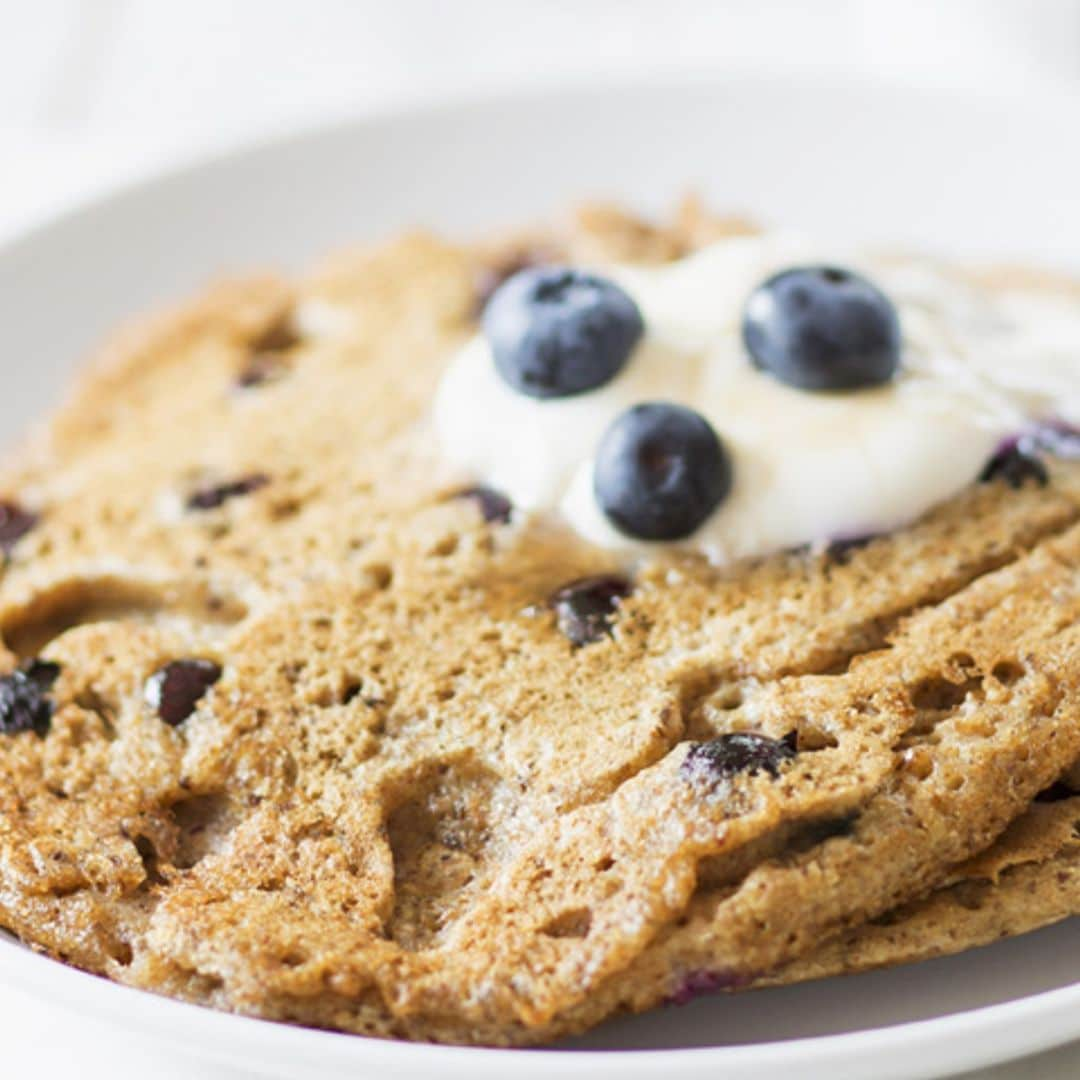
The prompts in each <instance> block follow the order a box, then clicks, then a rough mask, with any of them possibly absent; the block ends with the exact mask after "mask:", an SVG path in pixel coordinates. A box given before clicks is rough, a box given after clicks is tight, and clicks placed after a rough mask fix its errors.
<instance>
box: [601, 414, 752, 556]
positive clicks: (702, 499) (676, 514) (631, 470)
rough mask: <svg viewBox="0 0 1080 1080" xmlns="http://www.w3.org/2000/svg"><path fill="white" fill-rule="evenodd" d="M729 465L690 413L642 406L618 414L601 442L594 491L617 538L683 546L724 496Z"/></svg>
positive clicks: (702, 424) (721, 448)
mask: <svg viewBox="0 0 1080 1080" xmlns="http://www.w3.org/2000/svg"><path fill="white" fill-rule="evenodd" d="M731 480H732V476H731V460H730V458H729V457H728V454H727V452H726V451H725V449H724V446H723V444H722V443H721V441H720V439H719V438H718V436H717V434H716V432H715V431H713V429H712V427H711V426H710V424H709V422H708V421H707V420H706V419H705V418H704V417H703V416H701V415H700V414H699V413H696V412H694V410H693V409H687V408H685V407H684V406H682V405H674V404H670V403H667V402H655V401H654V402H645V403H643V404H641V405H635V406H634V407H633V408H631V409H628V410H627V411H626V412H624V413H623V414H622V415H621V416H620V417H618V419H616V421H615V422H614V423H613V424H612V425H611V427H609V428H608V430H607V432H606V433H605V434H604V437H603V438H602V439H601V440H600V446H599V449H598V450H597V453H596V464H595V467H594V472H593V491H594V494H595V497H596V501H597V503H598V504H599V506H600V509H601V510H602V511H603V512H604V514H605V515H606V516H607V518H608V520H609V521H610V522H611V523H612V524H613V525H614V526H615V527H616V528H617V529H618V530H619V531H620V532H622V533H624V534H626V535H627V536H632V537H634V538H636V539H638V540H682V539H684V538H685V537H687V536H689V535H690V534H691V533H692V532H694V530H695V529H697V528H698V526H700V525H701V524H702V522H704V521H705V519H706V518H707V517H708V516H709V515H710V514H711V513H712V512H713V510H715V509H716V507H717V506H719V505H720V503H721V502H723V500H724V499H725V498H726V497H727V495H728V492H730V490H731Z"/></svg>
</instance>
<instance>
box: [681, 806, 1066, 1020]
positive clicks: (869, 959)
mask: <svg viewBox="0 0 1080 1080" xmlns="http://www.w3.org/2000/svg"><path fill="white" fill-rule="evenodd" d="M1078 821H1080V795H1077V794H1076V793H1073V792H1071V791H1069V790H1068V789H1066V788H1064V787H1061V788H1058V787H1055V788H1053V789H1051V790H1050V791H1049V792H1048V793H1047V794H1046V796H1044V797H1042V798H1040V799H1039V800H1037V801H1036V802H1035V803H1033V804H1032V806H1031V807H1030V808H1029V809H1028V810H1027V811H1026V812H1025V813H1024V814H1022V815H1021V816H1020V817H1018V818H1017V819H1016V820H1015V821H1014V822H1013V823H1012V824H1011V825H1010V826H1009V827H1008V829H1006V830H1005V832H1004V833H1003V834H1002V835H1001V836H1000V837H999V838H998V840H997V841H996V843H995V844H994V845H993V846H992V847H990V848H989V849H987V850H986V851H983V852H980V853H979V854H978V855H976V856H975V857H974V858H972V859H969V860H967V862H965V863H962V864H961V865H960V866H958V867H956V868H955V869H954V870H953V871H951V872H950V873H949V875H948V876H947V877H946V878H945V880H944V881H942V882H941V883H940V884H939V885H938V887H937V888H936V889H935V890H934V892H932V893H931V894H930V895H929V896H926V897H923V898H922V899H920V900H916V901H912V902H911V903H908V904H905V905H903V906H901V907H899V908H897V909H895V910H893V911H890V912H887V913H886V914H885V915H883V916H881V917H880V918H877V919H873V920H872V921H870V922H868V923H864V924H863V925H862V926H857V927H855V928H853V929H851V930H848V931H846V932H845V933H843V934H841V935H840V936H839V937H837V938H836V939H835V940H833V941H830V942H828V943H827V944H826V945H824V946H823V947H821V948H820V949H815V950H814V951H813V952H810V953H807V954H806V955H805V956H801V957H799V958H798V959H797V960H795V961H793V962H792V963H790V964H787V965H785V966H784V967H782V968H779V969H777V970H776V971H773V972H770V974H769V975H767V976H765V977H763V978H762V979H760V980H758V982H756V983H755V984H754V985H755V986H759V985H760V986H772V985H778V984H781V983H791V982H803V981H805V980H807V979H820V978H824V977H826V976H829V975H840V974H855V973H858V972H861V971H868V970H871V969H873V968H880V967H890V966H892V965H894V964H904V963H910V962H912V961H916V960H930V959H933V958H934V957H938V956H948V955H951V954H953V953H958V952H961V951H962V950H964V949H970V948H973V947H975V946H978V945H988V944H990V943H991V942H994V941H998V940H1000V939H1001V938H1003V937H1010V936H1012V935H1014V934H1023V933H1025V932H1027V931H1029V930H1035V929H1038V928H1039V927H1042V926H1048V925H1050V924H1051V923H1055V922H1059V921H1060V920H1062V919H1065V918H1068V917H1069V916H1070V915H1077V914H1080V831H1078V829H1077V822H1078ZM695 989H701V990H708V989H709V982H708V978H707V977H706V976H703V977H702V984H701V986H700V988H695V987H694V986H693V985H691V986H688V987H687V989H686V991H685V994H684V998H683V1000H685V999H686V998H688V997H689V996H690V995H691V994H693V993H694V991H695Z"/></svg>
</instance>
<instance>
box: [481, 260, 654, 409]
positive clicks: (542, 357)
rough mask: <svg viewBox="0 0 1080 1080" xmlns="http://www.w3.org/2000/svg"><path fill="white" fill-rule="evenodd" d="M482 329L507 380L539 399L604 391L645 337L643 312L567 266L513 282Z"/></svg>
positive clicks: (525, 273) (613, 288)
mask: <svg viewBox="0 0 1080 1080" xmlns="http://www.w3.org/2000/svg"><path fill="white" fill-rule="evenodd" d="M483 328H484V334H485V335H486V336H487V339H488V343H489V344H490V345H491V351H492V355H493V356H494V357H495V368H496V370H497V371H498V372H499V374H500V375H501V376H502V378H503V379H504V380H505V381H506V382H507V383H509V384H510V386H512V387H513V388H514V389H515V390H517V391H518V392H519V393H521V394H527V395H528V396H529V397H536V398H552V397H569V396H570V395H571V394H581V393H584V392H585V391H586V390H594V389H595V388H596V387H598V386H603V385H604V383H606V382H609V381H610V380H611V379H613V378H614V377H615V376H616V375H618V373H619V372H620V371H621V370H622V368H623V365H624V364H625V363H626V361H627V358H628V357H629V356H630V353H631V351H632V350H633V348H634V346H635V345H636V344H637V342H638V339H639V338H640V337H641V335H642V333H643V332H644V324H643V322H642V319H641V313H640V312H639V311H638V309H637V305H636V304H635V303H634V301H633V300H631V299H630V297H629V296H627V294H626V293H625V292H623V290H622V289H620V288H619V286H618V285H616V284H614V283H613V282H611V281H607V280H606V279H604V278H601V277H597V276H595V275H594V274H588V273H585V272H583V271H581V270H573V269H570V268H568V267H561V266H548V267H535V268H530V269H526V270H522V271H520V272H518V273H516V274H514V276H513V277H511V278H510V279H509V280H507V281H506V282H505V283H504V284H503V285H501V286H500V287H499V288H498V289H497V290H496V291H495V293H494V295H493V296H492V297H491V299H490V300H489V301H488V304H487V307H485V309H484V315H483Z"/></svg>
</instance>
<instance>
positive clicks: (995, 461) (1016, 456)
mask: <svg viewBox="0 0 1080 1080" xmlns="http://www.w3.org/2000/svg"><path fill="white" fill-rule="evenodd" d="M995 480H1001V481H1003V482H1004V483H1006V484H1008V485H1009V487H1011V488H1014V489H1019V488H1022V487H1023V486H1024V484H1026V483H1027V482H1028V481H1031V482H1032V483H1034V484H1036V485H1037V486H1039V487H1046V485H1047V484H1048V483H1049V482H1050V474H1049V473H1048V472H1047V471H1046V466H1045V465H1044V464H1043V463H1042V462H1041V461H1040V460H1039V459H1038V457H1036V456H1035V453H1034V448H1033V447H1031V446H1030V445H1029V444H1028V442H1027V440H1025V439H1021V440H1020V441H1011V442H1007V443H1005V444H1004V445H1003V446H1002V447H1001V449H1000V450H998V451H997V453H996V454H994V456H993V457H992V458H991V459H990V460H989V461H988V462H987V463H986V467H985V468H984V469H983V471H982V472H981V473H979V483H981V484H988V483H991V482H992V481H995Z"/></svg>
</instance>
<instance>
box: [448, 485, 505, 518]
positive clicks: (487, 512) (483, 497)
mask: <svg viewBox="0 0 1080 1080" xmlns="http://www.w3.org/2000/svg"><path fill="white" fill-rule="evenodd" d="M454 498H456V499H469V500H470V501H472V502H473V503H475V504H476V508H477V509H478V510H479V511H480V514H481V516H482V517H483V519H484V520H485V521H487V522H493V523H495V524H499V525H506V524H507V523H508V522H509V521H510V518H511V517H512V516H513V513H514V504H513V503H512V502H511V501H510V500H509V499H508V498H507V497H506V496H505V495H504V494H503V493H502V492H501V491H496V490H495V489H494V488H489V487H483V486H480V485H477V486H476V487H467V488H462V489H461V490H460V491H458V492H455V493H454Z"/></svg>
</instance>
